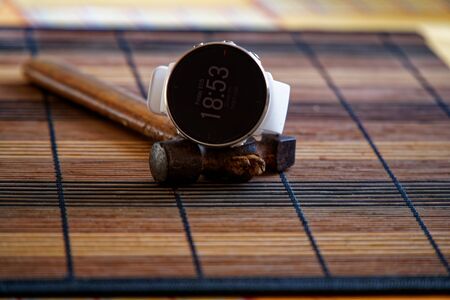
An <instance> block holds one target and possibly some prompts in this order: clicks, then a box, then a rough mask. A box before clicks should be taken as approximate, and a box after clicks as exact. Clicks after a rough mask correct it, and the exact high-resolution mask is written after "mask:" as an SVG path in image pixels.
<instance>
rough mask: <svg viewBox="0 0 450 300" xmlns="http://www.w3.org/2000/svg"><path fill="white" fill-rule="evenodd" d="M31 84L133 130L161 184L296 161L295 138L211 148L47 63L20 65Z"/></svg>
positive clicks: (113, 92) (132, 98)
mask: <svg viewBox="0 0 450 300" xmlns="http://www.w3.org/2000/svg"><path fill="white" fill-rule="evenodd" d="M23 73H24V76H25V77H26V78H27V79H28V80H29V81H30V82H31V83H33V84H35V85H37V86H39V87H42V88H44V89H46V90H49V91H51V92H53V93H55V94H58V95H60V96H62V97H64V98H66V99H69V100H71V101H73V102H76V103H78V104H80V105H82V106H85V107H87V108H88V109H90V110H92V111H95V112H97V113H99V114H101V115H102V116H105V117H107V118H109V119H111V120H113V121H116V122H119V123H120V124H122V125H123V126H125V127H128V128H130V129H133V130H135V131H137V132H139V133H141V134H143V135H145V136H147V137H149V138H151V139H152V140H153V141H155V143H154V144H153V147H152V151H151V152H150V170H151V172H152V175H153V177H154V179H155V180H156V181H158V182H161V183H185V182H194V181H196V180H197V178H198V177H199V176H200V174H203V175H205V176H207V177H209V178H213V179H220V180H227V181H247V180H249V179H251V178H252V177H253V176H256V175H260V174H262V173H263V172H265V170H266V169H267V170H269V171H283V170H285V169H287V168H289V167H290V166H292V165H293V164H294V162H295V138H294V137H288V136H279V135H263V137H262V139H261V140H260V141H255V140H254V139H249V140H248V141H247V143H245V144H244V145H242V146H238V147H233V148H223V149H211V148H205V147H202V146H199V145H197V144H195V143H193V142H191V141H188V140H185V139H181V138H180V137H179V136H177V131H176V129H175V127H174V126H173V125H172V123H171V122H170V120H169V119H168V118H167V117H164V116H160V115H156V114H153V113H152V112H150V111H149V110H148V109H147V106H146V103H145V100H144V99H142V98H140V97H138V96H136V95H135V94H133V93H130V92H127V91H125V90H123V89H120V88H118V87H116V86H113V85H111V84H108V83H106V82H103V81H100V80H98V79H96V78H95V77H93V76H90V75H87V74H85V73H82V72H80V71H79V70H77V69H76V68H74V67H73V66H70V65H68V64H66V63H63V62H61V61H56V60H50V59H42V58H33V59H30V60H28V61H27V62H25V63H24V65H23Z"/></svg>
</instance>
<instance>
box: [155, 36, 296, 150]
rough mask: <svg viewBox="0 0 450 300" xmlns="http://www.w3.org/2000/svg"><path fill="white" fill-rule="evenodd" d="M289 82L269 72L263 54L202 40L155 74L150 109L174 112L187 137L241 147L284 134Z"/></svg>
mask: <svg viewBox="0 0 450 300" xmlns="http://www.w3.org/2000/svg"><path fill="white" fill-rule="evenodd" d="M289 92H290V87H289V85H287V84H285V83H282V82H279V81H275V80H274V79H273V78H272V75H271V74H270V73H269V72H266V71H264V68H263V67H262V64H261V61H260V59H259V57H258V56H257V55H256V54H255V53H253V52H250V51H248V50H246V49H244V48H242V47H240V46H238V45H236V44H235V43H234V42H231V41H221V42H210V43H200V44H198V45H196V46H194V47H193V49H191V50H190V51H188V52H186V53H185V54H184V55H183V56H182V57H181V58H180V59H179V60H178V61H177V62H174V63H171V64H169V65H168V66H159V67H157V68H156V69H155V70H154V71H153V74H152V78H151V81H150V87H149V93H148V101H147V104H148V107H149V109H150V110H151V111H152V112H154V113H157V114H164V115H167V116H169V118H170V119H171V121H172V122H173V124H174V125H175V127H176V128H177V131H178V133H179V134H180V135H182V136H183V137H185V138H187V139H189V140H192V141H194V142H196V143H198V144H201V145H204V146H208V147H227V146H237V145H242V144H243V143H245V141H246V140H247V139H248V138H249V137H251V136H254V137H255V138H256V139H258V136H261V134H263V133H273V134H281V133H282V131H283V127H284V123H285V119H286V113H287V108H288V102H289Z"/></svg>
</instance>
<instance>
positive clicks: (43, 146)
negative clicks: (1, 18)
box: [0, 29, 450, 295]
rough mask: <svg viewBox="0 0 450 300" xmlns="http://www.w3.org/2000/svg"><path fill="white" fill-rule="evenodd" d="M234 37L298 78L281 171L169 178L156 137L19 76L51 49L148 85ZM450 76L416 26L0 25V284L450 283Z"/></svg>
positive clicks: (339, 287)
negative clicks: (156, 151) (156, 167)
mask: <svg viewBox="0 0 450 300" xmlns="http://www.w3.org/2000/svg"><path fill="white" fill-rule="evenodd" d="M222 39H227V40H234V41H236V42H238V43H240V44H242V45H243V46H245V47H247V48H250V49H252V50H254V51H255V52H257V53H258V54H259V55H260V56H261V57H262V59H263V61H264V63H265V66H266V68H267V70H269V71H271V72H272V73H273V75H274V78H277V79H279V80H281V81H285V82H289V83H290V84H291V87H292V94H291V103H290V107H289V113H288V120H287V125H286V134H289V135H295V136H296V137H297V140H298V144H297V148H298V152H297V163H296V165H295V166H294V167H293V168H292V169H290V170H289V171H287V172H285V173H281V174H275V175H267V176H264V177H258V178H256V179H254V180H253V181H251V182H249V183H246V184H216V183H209V182H204V181H203V182H200V183H198V184H196V185H192V186H188V187H181V188H178V189H171V188H167V187H160V186H158V185H156V184H155V183H153V181H152V179H151V178H150V172H149V170H148V158H147V155H148V150H149V148H150V146H151V141H148V140H145V139H144V138H142V137H140V136H138V135H135V134H133V133H132V132H129V131H127V130H125V129H122V128H121V127H119V126H117V125H115V124H113V123H111V122H109V121H107V120H104V119H101V118H99V117H97V116H96V115H94V114H91V113H89V112H87V111H85V110H84V109H82V108H80V107H78V106H75V105H73V104H71V103H68V102H67V101H63V100H61V99H58V98H57V97H54V96H52V95H49V94H47V93H45V92H42V91H39V90H37V89H35V88H33V87H31V86H29V85H27V84H26V83H25V82H24V81H23V79H22V78H21V75H20V64H21V63H22V62H23V61H24V60H25V59H26V58H27V57H29V56H30V55H37V54H39V55H44V56H51V57H53V58H55V57H56V58H61V59H64V60H66V61H68V62H70V63H73V64H75V65H77V66H78V67H79V68H80V69H82V70H83V71H86V72H88V73H91V74H94V75H95V76H97V77H99V78H101V79H102V80H106V81H109V82H112V83H114V84H116V85H118V86H122V87H123V88H125V89H129V90H131V91H134V92H136V93H138V94H142V95H145V93H146V87H147V85H148V81H149V77H150V74H151V70H152V69H153V68H154V67H155V66H157V65H159V64H165V63H167V62H170V61H173V60H174V59H176V57H178V56H179V55H180V54H181V53H182V52H184V51H185V50H186V49H189V48H190V47H191V46H192V44H194V43H196V42H200V41H208V40H222ZM449 79H450V72H449V70H448V68H447V67H446V66H445V65H444V64H443V63H442V61H440V60H439V58H438V57H436V56H435V55H434V54H433V52H431V51H430V50H429V49H428V48H427V46H426V45H425V43H424V41H423V39H422V38H421V37H420V36H418V35H416V34H412V33H411V34H409V33H325V32H290V33H288V32H223V31H222V32H215V31H201V30H199V31H188V32H181V31H156V32H153V31H132V30H131V31H108V30H90V31H89V30H84V31H77V30H43V29H42V30H40V29H23V30H22V29H3V30H0V205H1V208H0V278H1V279H0V293H1V294H17V293H34V294H45V295H49V294H54V293H62V294H71V295H73V294H76V293H77V294H82V293H84V294H89V293H90V294H91V295H92V294H105V293H114V292H118V293H120V292H122V293H142V292H150V291H151V292H160V293H179V292H188V293H189V292H192V293H194V292H197V293H220V294H224V293H263V292H304V291H309V292H318V291H320V292H335V291H391V292H392V291H410V292H411V291H416V290H419V291H432V290H434V291H438V290H439V291H448V290H450V277H449V276H450V267H449V263H448V259H449V255H450V198H449V194H450V122H449V116H450V111H449V101H450V80H449Z"/></svg>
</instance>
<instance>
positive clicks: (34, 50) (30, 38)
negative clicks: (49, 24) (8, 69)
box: [24, 30, 75, 279]
mask: <svg viewBox="0 0 450 300" xmlns="http://www.w3.org/2000/svg"><path fill="white" fill-rule="evenodd" d="M24 34H25V43H26V45H27V48H28V50H29V51H30V53H31V55H32V56H36V55H37V54H38V53H39V48H38V45H37V42H36V41H35V39H34V33H33V30H26V31H25V32H24ZM42 95H43V97H44V99H43V100H44V106H45V111H46V115H47V123H48V130H49V134H50V142H51V149H52V156H53V166H54V170H55V177H56V188H57V192H58V201H59V209H60V214H61V223H62V230H63V238H64V249H65V252H66V267H67V278H68V279H73V278H74V276H75V275H74V270H73V259H72V249H71V246H70V237H69V221H68V218H67V210H66V203H65V200H64V188H63V184H62V181H63V179H62V173H61V164H60V162H59V157H58V145H57V143H56V135H55V127H54V125H53V116H52V110H51V106H50V102H49V100H48V94H47V92H45V91H43V92H42Z"/></svg>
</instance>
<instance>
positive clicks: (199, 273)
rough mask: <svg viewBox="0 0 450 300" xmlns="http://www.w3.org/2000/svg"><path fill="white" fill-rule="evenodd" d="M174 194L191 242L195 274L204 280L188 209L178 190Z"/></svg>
mask: <svg viewBox="0 0 450 300" xmlns="http://www.w3.org/2000/svg"><path fill="white" fill-rule="evenodd" d="M173 193H174V195H175V200H176V201H177V207H178V211H179V213H180V217H181V221H182V222H183V227H184V231H185V232H186V238H187V240H188V242H189V248H190V249H191V253H192V260H193V261H194V266H195V272H196V274H197V277H198V278H200V279H201V278H203V270H202V265H201V263H200V258H199V256H198V253H197V249H196V247H195V243H194V238H193V237H192V232H191V226H190V224H189V219H188V216H187V213H186V209H185V208H184V205H183V201H182V200H181V196H180V194H179V193H178V190H177V189H173Z"/></svg>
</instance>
